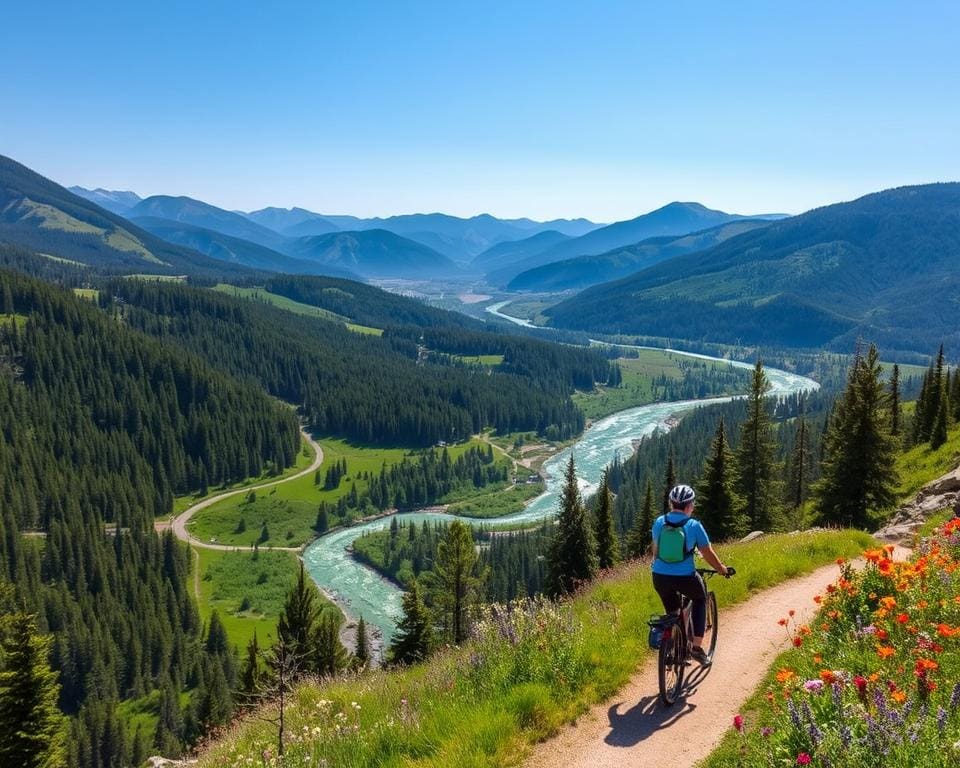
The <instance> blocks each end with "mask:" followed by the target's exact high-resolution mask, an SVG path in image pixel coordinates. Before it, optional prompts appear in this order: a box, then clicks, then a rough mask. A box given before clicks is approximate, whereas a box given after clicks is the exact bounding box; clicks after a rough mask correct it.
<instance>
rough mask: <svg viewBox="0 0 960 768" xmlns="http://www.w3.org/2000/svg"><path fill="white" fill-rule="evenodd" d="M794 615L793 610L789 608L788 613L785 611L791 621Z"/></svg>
mask: <svg viewBox="0 0 960 768" xmlns="http://www.w3.org/2000/svg"><path fill="white" fill-rule="evenodd" d="M794 614H796V611H795V610H793V608H791V609H790V610H789V611H787V615H788V616H789V617H790V618H791V619H792V618H793V616H794Z"/></svg>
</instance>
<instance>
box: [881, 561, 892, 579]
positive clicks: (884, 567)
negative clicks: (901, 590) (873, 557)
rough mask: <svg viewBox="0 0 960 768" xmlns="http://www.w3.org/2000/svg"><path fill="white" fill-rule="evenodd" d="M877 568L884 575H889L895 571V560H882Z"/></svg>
mask: <svg viewBox="0 0 960 768" xmlns="http://www.w3.org/2000/svg"><path fill="white" fill-rule="evenodd" d="M877 570H878V571H880V573H881V574H882V575H883V576H889V575H890V574H891V573H893V571H894V565H893V561H892V560H881V561H880V562H879V563H877Z"/></svg>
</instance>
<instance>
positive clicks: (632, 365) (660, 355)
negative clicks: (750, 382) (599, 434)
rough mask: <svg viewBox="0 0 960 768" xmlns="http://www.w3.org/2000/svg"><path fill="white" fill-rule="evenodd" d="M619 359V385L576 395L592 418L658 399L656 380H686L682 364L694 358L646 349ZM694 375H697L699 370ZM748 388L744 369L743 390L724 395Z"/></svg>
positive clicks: (713, 365)
mask: <svg viewBox="0 0 960 768" xmlns="http://www.w3.org/2000/svg"><path fill="white" fill-rule="evenodd" d="M616 362H617V364H618V365H619V366H620V371H621V373H622V374H623V381H622V382H621V384H620V386H619V387H606V386H598V387H596V388H595V389H594V390H593V391H592V392H576V393H574V395H573V401H574V402H575V403H576V404H577V405H578V406H579V407H580V409H581V410H582V411H583V413H584V415H585V416H586V417H587V418H588V419H591V420H596V419H600V418H603V417H604V416H609V415H610V414H612V413H616V412H617V411H622V410H623V409H624V408H634V407H636V406H638V405H647V404H648V403H652V402H654V401H655V400H657V399H658V393H657V392H656V391H655V390H654V381H655V380H656V379H658V378H661V377H665V378H667V379H672V380H674V381H679V380H681V379H683V377H684V371H683V368H682V367H681V363H685V364H689V363H690V358H685V357H684V356H683V355H677V354H674V353H673V352H664V351H662V350H656V349H642V350H639V357H636V358H633V357H626V358H619V359H617V361H616ZM696 365H698V366H699V365H704V366H706V367H707V368H712V369H722V370H728V369H729V364H728V363H725V362H722V361H717V362H711V361H709V360H704V361H700V360H698V361H696ZM691 375H692V376H694V377H695V376H696V369H694V370H693V373H692V374H691ZM746 387H747V379H746V372H744V386H743V387H742V388H740V389H738V388H736V387H734V388H733V389H730V390H729V391H725V392H723V393H722V394H737V393H738V392H740V391H745V390H746ZM718 394H721V393H718ZM660 396H661V397H662V395H660Z"/></svg>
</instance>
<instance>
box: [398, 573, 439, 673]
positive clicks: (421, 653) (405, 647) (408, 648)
mask: <svg viewBox="0 0 960 768" xmlns="http://www.w3.org/2000/svg"><path fill="white" fill-rule="evenodd" d="M433 643H434V639H433V624H432V623H431V619H430V613H429V611H428V610H427V606H426V605H424V603H423V600H422V599H421V597H420V586H419V584H417V580H416V579H411V580H410V584H409V586H408V587H407V591H406V592H404V593H403V618H402V619H401V620H400V622H399V623H398V624H397V632H396V634H395V635H394V637H393V643H392V645H391V646H390V659H391V661H393V662H395V663H397V664H415V663H417V662H418V661H423V660H424V659H426V658H427V656H429V655H430V651H431V650H432V649H433Z"/></svg>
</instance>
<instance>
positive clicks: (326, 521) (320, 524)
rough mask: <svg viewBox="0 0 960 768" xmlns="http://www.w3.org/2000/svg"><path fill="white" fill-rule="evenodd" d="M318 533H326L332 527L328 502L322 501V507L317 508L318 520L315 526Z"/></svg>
mask: <svg viewBox="0 0 960 768" xmlns="http://www.w3.org/2000/svg"><path fill="white" fill-rule="evenodd" d="M313 529H314V530H315V531H316V532H317V533H326V532H327V531H328V530H329V529H330V514H329V512H328V511H327V503H326V502H325V501H321V502H320V508H319V509H318V510H317V522H316V524H315V525H314V526H313Z"/></svg>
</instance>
